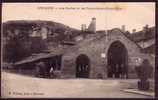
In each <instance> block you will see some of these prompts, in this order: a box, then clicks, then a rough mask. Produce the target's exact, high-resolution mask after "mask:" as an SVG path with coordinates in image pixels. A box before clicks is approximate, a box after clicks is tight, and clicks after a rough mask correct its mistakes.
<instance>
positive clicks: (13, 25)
mask: <svg viewBox="0 0 158 100" xmlns="http://www.w3.org/2000/svg"><path fill="white" fill-rule="evenodd" d="M44 26H45V27H47V28H48V29H49V30H51V32H52V33H58V34H60V36H62V34H63V33H64V32H65V31H66V30H69V31H71V32H72V35H73V36H76V35H78V34H80V30H77V29H74V28H71V27H69V26H67V25H64V24H61V23H57V22H53V21H44V20H13V21H7V22H4V23H3V35H4V36H7V31H8V30H10V31H11V32H13V30H14V29H17V30H20V33H21V32H26V33H30V31H32V29H33V28H41V27H44Z"/></svg>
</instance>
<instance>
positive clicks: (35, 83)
mask: <svg viewBox="0 0 158 100" xmlns="http://www.w3.org/2000/svg"><path fill="white" fill-rule="evenodd" d="M1 75H2V84H1V96H2V98H15V97H16V98H152V97H148V96H145V95H139V94H132V93H126V92H123V91H122V89H123V88H126V87H128V85H129V84H127V83H128V82H130V81H131V82H136V80H133V79H131V80H125V79H124V80H119V79H117V80H116V79H104V80H101V79H44V78H35V77H30V76H23V75H18V74H13V73H8V72H2V73H1Z"/></svg>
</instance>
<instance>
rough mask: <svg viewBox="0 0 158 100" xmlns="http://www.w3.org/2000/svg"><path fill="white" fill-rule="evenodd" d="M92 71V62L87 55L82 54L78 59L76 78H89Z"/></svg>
mask: <svg viewBox="0 0 158 100" xmlns="http://www.w3.org/2000/svg"><path fill="white" fill-rule="evenodd" d="M89 70H90V60H89V58H88V56H87V55H85V54H80V55H79V56H78V57H77V58H76V77H78V78H88V77H89Z"/></svg>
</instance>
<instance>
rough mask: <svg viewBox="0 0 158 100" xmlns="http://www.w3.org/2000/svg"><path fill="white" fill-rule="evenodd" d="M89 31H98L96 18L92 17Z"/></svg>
mask: <svg viewBox="0 0 158 100" xmlns="http://www.w3.org/2000/svg"><path fill="white" fill-rule="evenodd" d="M87 30H88V31H89V32H93V33H95V32H96V18H94V17H93V18H92V21H91V23H90V24H89V26H88V29H87Z"/></svg>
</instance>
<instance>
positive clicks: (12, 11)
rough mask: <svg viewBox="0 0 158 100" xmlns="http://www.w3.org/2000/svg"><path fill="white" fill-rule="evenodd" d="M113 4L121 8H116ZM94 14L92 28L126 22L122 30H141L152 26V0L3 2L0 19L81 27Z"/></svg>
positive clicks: (117, 25) (153, 19)
mask: <svg viewBox="0 0 158 100" xmlns="http://www.w3.org/2000/svg"><path fill="white" fill-rule="evenodd" d="M62 8H64V9H62ZM114 8H121V9H119V10H117V9H114ZM92 17H95V18H96V29H97V30H106V29H112V28H120V27H121V26H122V25H125V26H126V30H129V31H130V32H131V30H132V29H136V30H137V31H139V30H142V28H143V26H145V25H146V24H148V25H149V27H150V26H155V3H153V2H141V3H134V2H133V3H131V2H130V3H121V2H120V3H102V2H101V3H3V4H2V22H6V21H9V20H49V21H55V22H59V23H63V24H65V25H68V26H70V27H72V28H76V29H81V24H86V25H87V27H88V25H89V24H90V21H91V19H92Z"/></svg>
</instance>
